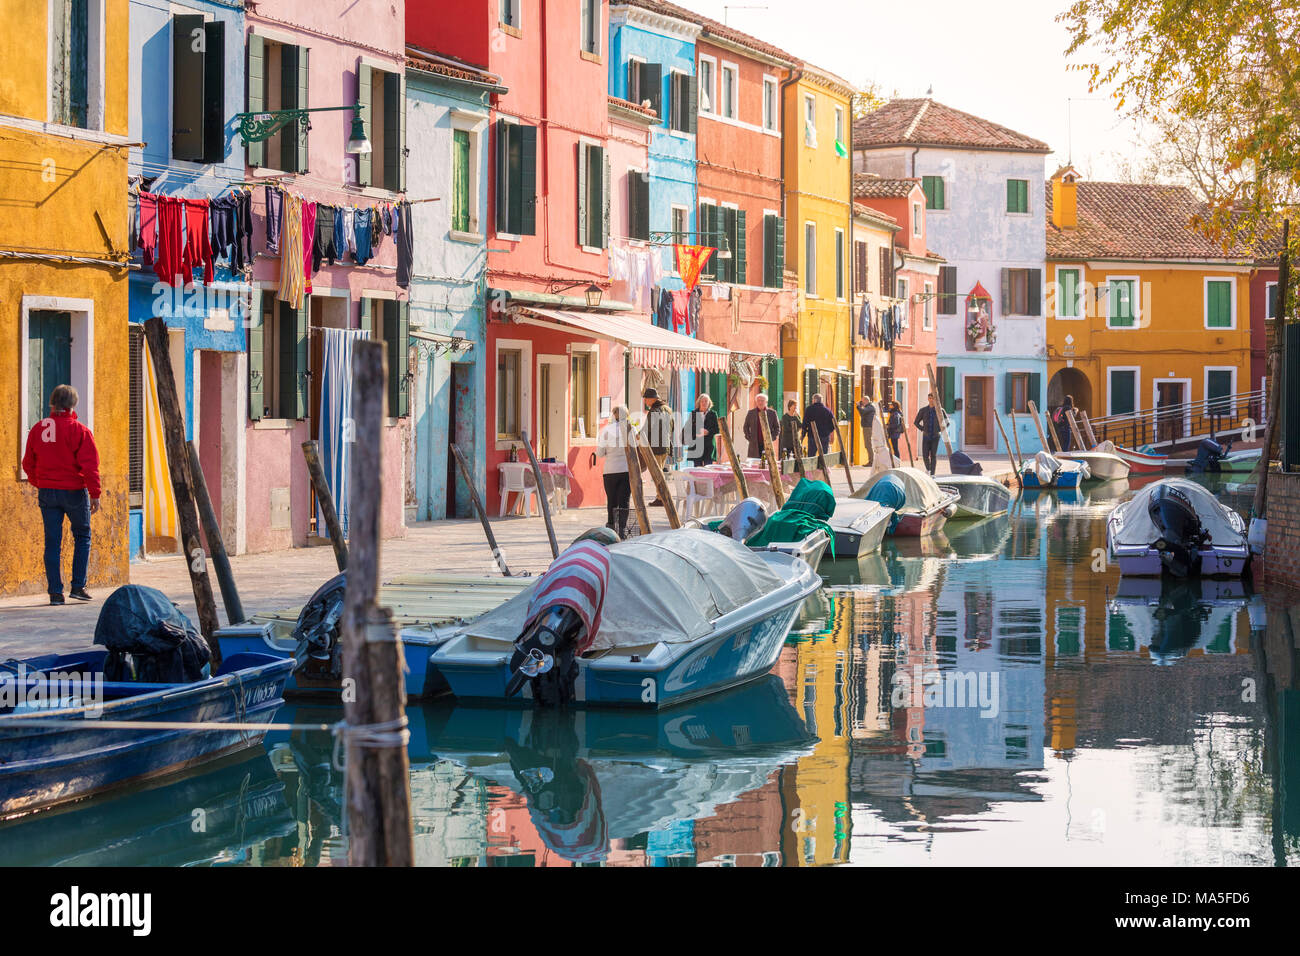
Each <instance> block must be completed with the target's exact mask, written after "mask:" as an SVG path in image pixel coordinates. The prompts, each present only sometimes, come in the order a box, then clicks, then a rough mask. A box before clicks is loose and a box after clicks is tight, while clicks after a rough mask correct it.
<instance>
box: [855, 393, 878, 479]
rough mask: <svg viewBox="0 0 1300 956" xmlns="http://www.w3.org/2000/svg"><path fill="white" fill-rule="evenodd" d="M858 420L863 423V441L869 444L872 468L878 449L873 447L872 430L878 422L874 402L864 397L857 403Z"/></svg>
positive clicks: (868, 451) (869, 460)
mask: <svg viewBox="0 0 1300 956" xmlns="http://www.w3.org/2000/svg"><path fill="white" fill-rule="evenodd" d="M856 407H857V410H858V422H859V423H860V424H861V425H862V443H863V444H864V445H866V446H867V467H868V468H870V467H872V466H873V465H875V463H876V450H875V449H874V448H872V447H871V443H872V438H873V435H872V430H873V429H874V428H875V423H876V405H875V403H874V402H872V401H870V400H868V399H866V398H863V399H861V400H860V401H859V402H858V404H857V406H856Z"/></svg>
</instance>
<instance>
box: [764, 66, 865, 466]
mask: <svg viewBox="0 0 1300 956" xmlns="http://www.w3.org/2000/svg"><path fill="white" fill-rule="evenodd" d="M852 98H853V87H852V86H851V85H850V84H849V83H848V82H847V81H846V80H842V79H840V78H839V77H837V76H835V75H834V74H833V73H828V72H826V71H825V70H821V69H819V68H817V67H815V66H812V65H811V64H807V63H805V64H803V65H802V66H801V67H800V68H799V69H798V70H797V71H796V73H795V78H794V80H793V81H792V82H790V83H789V84H788V85H785V87H784V98H783V102H782V110H783V113H784V117H785V121H784V123H783V124H782V128H783V129H784V131H785V135H784V143H783V147H782V148H783V150H784V157H785V161H784V166H785V222H786V227H785V241H786V255H785V261H786V263H787V268H788V267H789V266H790V265H794V266H795V267H796V271H797V272H798V275H799V306H798V318H797V320H796V324H795V326H794V327H793V328H790V327H787V329H786V332H785V335H784V336H783V337H782V342H781V354H782V358H783V359H784V360H785V392H786V397H787V398H789V397H794V398H797V399H798V400H799V404H800V407H801V408H802V407H805V406H806V405H807V404H808V400H809V399H811V398H812V396H813V394H814V393H816V392H820V393H821V394H822V396H823V398H824V399H825V402H826V404H827V405H828V406H829V407H831V408H832V409H835V410H836V411H837V413H838V416H839V418H840V420H841V421H845V422H847V421H849V420H850V419H851V417H852V408H853V373H852V371H851V367H852V360H853V347H852V343H851V340H850V325H851V315H850V311H851V305H850V303H851V301H852V292H853V290H852V288H851V282H852V276H851V269H850V262H849V248H850V242H851V240H852V233H853V214H852V204H851V198H850V197H851V194H852V189H853V186H852V163H851V161H850V159H849V154H850V148H851V147H850V141H849V136H850V123H851V122H852V118H853V110H852V105H851V104H852ZM845 439H846V440H847V439H848V435H847V434H846V435H845ZM827 450H828V451H829V450H830V449H827Z"/></svg>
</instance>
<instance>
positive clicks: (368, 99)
mask: <svg viewBox="0 0 1300 956" xmlns="http://www.w3.org/2000/svg"><path fill="white" fill-rule="evenodd" d="M373 95H374V70H373V68H371V67H369V66H367V65H366V64H364V63H362V64H361V66H360V67H359V68H358V69H357V101H358V102H359V103H360V104H361V106H362V110H361V117H362V122H363V123H364V124H365V129H366V139H367V140H368V139H370V135H371V133H372V131H373V130H372V125H371V120H372V119H373V117H371V115H370V114H371V113H373V112H374V110H373V109H372V108H371V103H373V102H374V100H373V99H372V97H373ZM373 156H374V154H373V153H357V185H358V186H369V185H370V184H371V182H372V181H373V180H374V162H373Z"/></svg>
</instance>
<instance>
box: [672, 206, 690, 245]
mask: <svg viewBox="0 0 1300 956" xmlns="http://www.w3.org/2000/svg"><path fill="white" fill-rule="evenodd" d="M689 217H690V210H688V209H687V208H686V207H685V206H673V207H672V225H673V242H674V243H676V244H678V245H685V244H687V243H689V242H690V241H691V236H690V231H691V228H690V218H689Z"/></svg>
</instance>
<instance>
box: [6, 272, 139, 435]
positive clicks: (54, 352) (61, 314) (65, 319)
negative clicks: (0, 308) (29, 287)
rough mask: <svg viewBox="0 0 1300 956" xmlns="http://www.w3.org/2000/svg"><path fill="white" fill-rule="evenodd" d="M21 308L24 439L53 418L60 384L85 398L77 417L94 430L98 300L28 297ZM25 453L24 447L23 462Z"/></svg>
mask: <svg viewBox="0 0 1300 956" xmlns="http://www.w3.org/2000/svg"><path fill="white" fill-rule="evenodd" d="M20 308H21V309H22V326H21V327H22V329H23V334H22V337H21V346H20V351H21V355H20V357H19V363H20V364H19V368H20V370H21V371H20V381H19V400H18V403H17V406H18V407H17V412H18V416H19V421H20V423H21V424H22V426H23V429H22V432H21V437H22V438H23V439H26V436H27V431H28V430H29V429H30V428H31V427H32V426H33V425H35V424H36V423H37V422H39V421H40V420H41V419H42V418H44V417H45V416H46V415H48V414H49V402H50V393H51V392H53V391H54V388H55V386H58V385H71V386H72V387H74V388H75V389H76V390H77V391H78V392H79V393H80V398H81V401H80V402H79V403H78V405H77V417H78V418H80V419H81V422H82V424H84V425H85V426H86V427H87V428H91V429H93V428H94V427H95V426H94V417H95V395H94V385H95V373H94V363H95V353H94V343H95V302H94V300H93V299H62V298H54V297H49V296H31V295H25V296H23V297H22V300H21V306H20ZM115 384H116V383H115ZM12 407H13V406H11V408H12ZM22 451H23V446H22V445H21V444H20V445H19V446H18V453H19V458H20V460H21V455H22Z"/></svg>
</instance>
